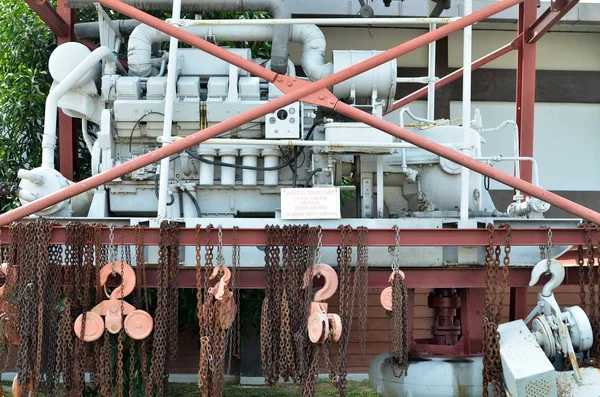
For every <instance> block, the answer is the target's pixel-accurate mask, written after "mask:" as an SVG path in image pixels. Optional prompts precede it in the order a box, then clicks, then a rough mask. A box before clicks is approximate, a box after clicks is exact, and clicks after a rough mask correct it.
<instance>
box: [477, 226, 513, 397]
mask: <svg viewBox="0 0 600 397" xmlns="http://www.w3.org/2000/svg"><path fill="white" fill-rule="evenodd" d="M500 227H501V228H502V229H505V230H506V238H505V241H504V260H503V264H504V266H503V267H502V270H500V256H501V253H502V251H501V249H500V245H497V246H496V247H495V248H494V245H495V241H494V226H493V225H492V224H488V226H487V229H488V231H489V239H488V246H487V251H486V265H487V273H486V278H485V312H484V315H483V335H482V337H481V339H482V344H483V395H484V396H485V397H487V396H488V385H489V384H490V383H491V384H492V388H493V391H494V395H498V396H499V395H503V394H504V377H503V374H502V361H501V358H500V334H499V333H498V325H499V324H500V322H501V320H502V307H503V304H504V297H505V296H506V294H507V293H508V284H507V280H508V273H509V270H510V268H509V266H510V251H511V246H510V243H511V227H510V225H508V224H503V225H501V226H500ZM500 273H502V274H500Z"/></svg>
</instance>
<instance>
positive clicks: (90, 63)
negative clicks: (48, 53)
mask: <svg viewBox="0 0 600 397" xmlns="http://www.w3.org/2000/svg"><path fill="white" fill-rule="evenodd" d="M105 58H111V59H112V60H113V62H116V63H118V59H117V57H116V56H115V54H114V53H113V52H112V51H111V50H110V48H108V47H99V48H96V49H95V50H94V51H93V52H92V53H90V54H89V55H88V56H87V57H86V58H85V59H84V60H83V62H81V63H80V64H79V65H77V67H76V68H75V69H73V71H72V72H71V73H69V75H68V76H67V77H65V78H64V79H63V80H62V81H61V82H60V83H58V84H57V85H56V86H55V87H54V88H53V89H52V90H51V91H50V93H49V94H48V97H47V98H46V109H45V114H44V136H43V138H42V167H43V168H52V169H54V150H55V149H56V120H57V118H58V100H59V99H60V97H62V96H63V95H64V94H66V93H67V92H68V91H69V90H70V89H71V88H73V86H74V85H75V84H77V82H78V81H79V80H80V79H81V78H82V77H83V76H84V75H85V74H86V73H87V72H88V71H89V70H90V69H91V68H92V67H94V66H95V65H97V64H98V62H100V61H101V60H103V59H105Z"/></svg>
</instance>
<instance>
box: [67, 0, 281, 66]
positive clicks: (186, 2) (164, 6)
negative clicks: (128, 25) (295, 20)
mask: <svg viewBox="0 0 600 397" xmlns="http://www.w3.org/2000/svg"><path fill="white" fill-rule="evenodd" d="M122 1H123V3H125V4H129V5H131V6H133V7H136V8H139V9H142V10H163V11H164V10H171V8H172V7H173V2H172V1H171V0H122ZM93 4H94V1H93V0H70V1H68V3H67V6H68V7H70V8H84V7H90V6H92V5H93ZM181 10H182V11H190V12H201V11H266V12H268V13H269V15H271V17H273V18H275V19H290V18H291V13H290V11H289V10H288V9H287V7H286V6H285V5H284V4H283V2H282V1H279V0H202V1H197V0H182V1H181ZM290 30H291V29H290V26H289V25H277V26H275V27H274V28H273V37H272V41H273V44H272V47H271V70H273V71H274V72H275V73H279V74H286V73H287V66H288V38H289V36H290Z"/></svg>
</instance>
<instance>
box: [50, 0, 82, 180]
mask: <svg viewBox="0 0 600 397" xmlns="http://www.w3.org/2000/svg"><path fill="white" fill-rule="evenodd" d="M66 4H67V0H58V2H57V6H56V10H57V12H58V14H59V16H60V17H61V18H62V20H63V21H65V23H66V25H67V30H66V32H65V33H64V34H62V35H58V34H57V36H58V44H59V45H60V44H63V43H68V42H71V41H74V39H75V36H74V33H73V32H74V28H73V26H74V24H75V22H76V21H77V15H76V11H75V10H74V9H71V8H67V5H66ZM78 143H79V134H78V130H77V125H76V123H75V120H73V118H72V117H69V116H67V115H66V114H64V113H63V111H62V109H59V112H58V150H59V152H58V154H59V171H60V173H61V174H62V175H63V176H64V177H65V178H67V179H69V180H73V179H74V178H73V173H74V171H75V170H76V169H77V166H78V163H79V153H78V149H79V144H78Z"/></svg>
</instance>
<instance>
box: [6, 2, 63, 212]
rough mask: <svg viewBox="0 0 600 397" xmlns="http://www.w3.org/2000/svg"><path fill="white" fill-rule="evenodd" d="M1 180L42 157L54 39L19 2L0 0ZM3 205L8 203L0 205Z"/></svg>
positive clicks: (11, 179) (37, 163)
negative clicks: (46, 101) (49, 58)
mask: <svg viewBox="0 0 600 397" xmlns="http://www.w3.org/2000/svg"><path fill="white" fill-rule="evenodd" d="M0 9H1V10H2V12H1V13H0V133H1V134H2V135H1V136H2V139H1V140H0V181H14V180H15V179H16V174H17V171H18V170H19V168H21V167H24V166H30V167H33V166H37V165H39V164H40V161H41V152H42V146H41V137H42V133H43V129H44V125H43V120H44V117H43V115H44V105H45V100H46V95H47V93H48V91H49V90H50V84H51V82H52V81H51V78H50V76H49V75H48V72H47V70H48V57H49V54H50V52H51V51H52V49H53V48H54V47H55V45H56V38H55V36H54V34H52V32H51V31H50V29H48V27H47V26H46V25H45V24H44V23H43V22H42V21H41V20H40V18H39V17H38V16H37V15H36V14H34V13H33V11H31V9H30V8H29V7H28V6H27V4H25V2H24V1H23V0H0ZM0 204H1V205H2V207H3V209H5V208H6V207H7V206H10V205H11V203H10V202H8V201H6V200H5V201H3V202H1V203H0Z"/></svg>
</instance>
